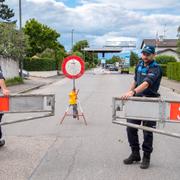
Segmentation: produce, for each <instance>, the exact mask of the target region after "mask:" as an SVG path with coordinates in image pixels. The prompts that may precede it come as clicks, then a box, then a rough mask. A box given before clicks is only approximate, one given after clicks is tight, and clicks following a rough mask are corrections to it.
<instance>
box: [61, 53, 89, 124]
mask: <svg viewBox="0 0 180 180" xmlns="http://www.w3.org/2000/svg"><path fill="white" fill-rule="evenodd" d="M84 70H85V67H84V60H83V59H81V58H80V57H78V56H69V57H67V58H65V59H64V60H63V63H62V72H63V74H64V75H65V76H66V77H67V78H69V79H72V80H73V89H72V91H71V92H70V93H69V105H68V107H67V109H66V111H65V113H64V115H63V117H62V119H61V121H60V124H62V123H63V121H64V119H65V117H66V116H73V118H77V120H79V117H80V116H82V117H83V119H84V123H85V125H87V122H86V119H85V116H84V113H83V109H82V107H81V104H80V100H79V99H78V92H79V90H78V91H76V81H75V80H76V79H77V78H79V77H81V76H82V75H83V74H84ZM71 107H72V113H69V109H70V108H71Z"/></svg>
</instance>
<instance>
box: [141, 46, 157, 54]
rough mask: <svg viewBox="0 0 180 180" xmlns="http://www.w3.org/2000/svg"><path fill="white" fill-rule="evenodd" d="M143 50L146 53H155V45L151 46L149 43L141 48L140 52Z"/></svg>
mask: <svg viewBox="0 0 180 180" xmlns="http://www.w3.org/2000/svg"><path fill="white" fill-rule="evenodd" d="M143 52H145V53H147V54H155V47H154V46H151V45H146V46H145V47H144V48H143V50H142V53H143Z"/></svg>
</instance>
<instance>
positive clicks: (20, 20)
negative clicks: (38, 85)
mask: <svg viewBox="0 0 180 180" xmlns="http://www.w3.org/2000/svg"><path fill="white" fill-rule="evenodd" d="M19 31H20V35H21V37H20V48H21V47H22V41H21V40H22V8H21V0H19ZM19 63H20V76H21V78H23V59H22V55H21V54H20V62H19Z"/></svg>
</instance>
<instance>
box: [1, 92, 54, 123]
mask: <svg viewBox="0 0 180 180" xmlns="http://www.w3.org/2000/svg"><path fill="white" fill-rule="evenodd" d="M0 97H3V96H0ZM18 97H20V98H23V97H25V98H28V97H42V98H45V97H48V98H50V99H49V102H47V103H48V106H50V107H51V109H50V110H31V109H28V110H26V111H11V110H9V111H5V112H3V111H1V112H0V113H2V114H11V113H38V112H45V114H43V115H40V116H35V117H27V118H23V119H19V120H15V121H11V122H1V123H0V126H4V125H9V124H15V123H21V122H26V121H32V120H35V119H39V118H45V117H50V116H54V115H55V95H54V94H25V95H10V96H9V101H10V102H9V103H11V99H13V98H18Z"/></svg>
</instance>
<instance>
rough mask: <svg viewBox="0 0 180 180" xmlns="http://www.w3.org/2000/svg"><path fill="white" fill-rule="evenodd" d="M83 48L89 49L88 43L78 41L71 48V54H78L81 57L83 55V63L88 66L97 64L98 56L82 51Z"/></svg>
mask: <svg viewBox="0 0 180 180" xmlns="http://www.w3.org/2000/svg"><path fill="white" fill-rule="evenodd" d="M85 47H89V43H88V41H87V40H82V41H78V42H77V43H76V44H75V45H74V46H73V49H72V50H73V53H77V52H80V54H81V55H83V57H84V60H85V62H88V63H89V64H90V65H92V66H93V65H94V64H97V62H98V56H97V53H91V52H85V51H83V49H84V48H85Z"/></svg>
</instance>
